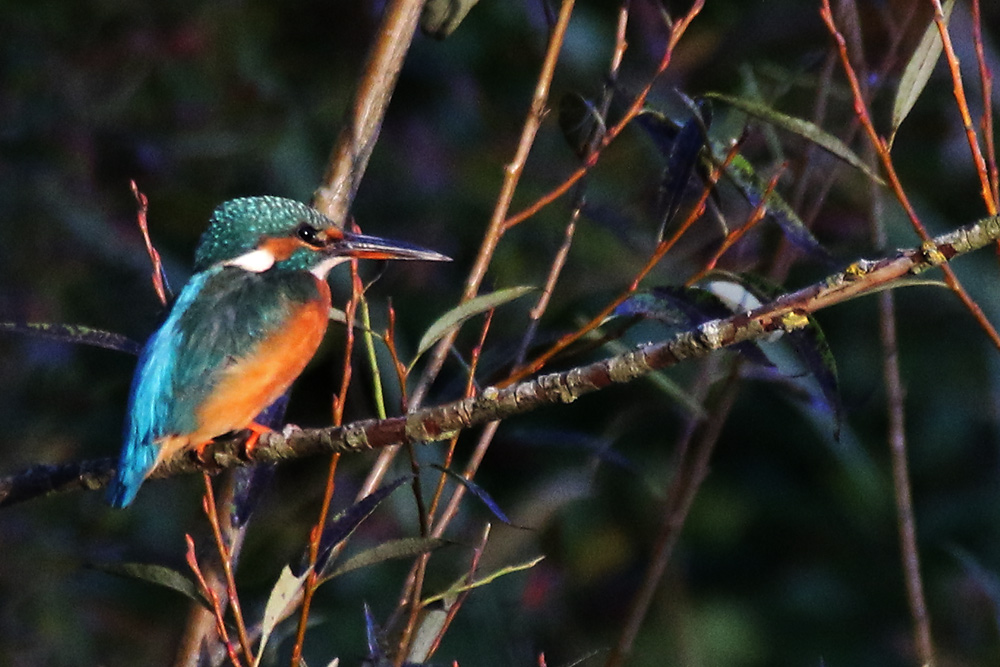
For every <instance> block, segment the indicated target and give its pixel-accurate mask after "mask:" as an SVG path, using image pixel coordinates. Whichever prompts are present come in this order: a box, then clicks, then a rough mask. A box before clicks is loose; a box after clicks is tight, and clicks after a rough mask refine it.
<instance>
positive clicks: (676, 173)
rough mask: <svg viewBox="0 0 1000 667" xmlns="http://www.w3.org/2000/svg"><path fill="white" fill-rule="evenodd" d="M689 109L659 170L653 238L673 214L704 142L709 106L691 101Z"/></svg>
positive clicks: (658, 237) (709, 115)
mask: <svg viewBox="0 0 1000 667" xmlns="http://www.w3.org/2000/svg"><path fill="white" fill-rule="evenodd" d="M691 108H692V116H691V118H689V119H688V121H687V122H686V123H684V125H682V126H681V131H680V132H679V133H678V134H677V138H676V139H675V140H674V143H673V146H671V148H670V154H669V156H668V157H667V167H666V169H665V170H664V172H663V179H662V182H661V184H660V202H659V206H658V210H657V216H658V217H659V219H660V229H659V231H658V232H657V241H662V240H663V233H664V232H665V231H666V229H667V227H668V226H669V225H670V222H671V221H672V220H673V219H674V216H675V215H677V211H678V210H679V209H680V206H681V200H682V199H683V196H684V192H685V190H687V186H688V183H689V182H690V181H691V177H692V176H694V171H695V167H696V166H697V164H698V156H699V155H701V150H702V148H704V146H705V144H706V142H707V141H708V137H706V136H705V132H706V130H707V129H708V127H709V125H710V124H711V122H712V107H711V105H710V104H709V103H708V102H707V101H704V100H699V102H698V103H697V104H696V103H695V102H693V101H692V102H691Z"/></svg>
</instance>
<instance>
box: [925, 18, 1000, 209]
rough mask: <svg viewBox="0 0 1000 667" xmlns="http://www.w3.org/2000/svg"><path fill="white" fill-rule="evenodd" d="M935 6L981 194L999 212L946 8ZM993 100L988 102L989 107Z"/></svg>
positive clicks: (987, 206)
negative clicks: (977, 135)
mask: <svg viewBox="0 0 1000 667" xmlns="http://www.w3.org/2000/svg"><path fill="white" fill-rule="evenodd" d="M931 4H932V5H933V6H934V23H935V24H936V25H937V29H938V33H940V35H941V42H942V43H943V44H944V55H945V60H946V61H947V62H948V71H949V72H950V73H951V90H952V94H953V95H954V96H955V106H956V107H958V113H959V114H960V115H961V116H962V127H963V128H964V129H965V138H966V140H967V141H968V142H969V152H971V153H972V161H973V163H974V164H975V165H976V173H977V174H978V175H979V185H980V195H981V196H982V198H983V203H984V204H985V205H986V211H987V212H988V213H989V214H990V215H996V214H997V200H996V197H994V195H993V188H992V186H991V185H990V175H989V170H987V168H986V161H985V160H984V159H983V152H982V151H981V150H980V148H979V139H978V138H977V137H976V125H975V123H973V122H972V114H971V113H970V112H969V100H968V99H967V98H966V97H965V85H964V84H963V83H962V70H961V65H960V64H959V62H958V55H956V54H955V47H954V46H952V43H951V35H949V34H948V24H947V23H946V22H945V19H944V10H943V9H942V7H941V0H931ZM991 103H992V102H991V101H989V102H987V107H989V105H990V104H991Z"/></svg>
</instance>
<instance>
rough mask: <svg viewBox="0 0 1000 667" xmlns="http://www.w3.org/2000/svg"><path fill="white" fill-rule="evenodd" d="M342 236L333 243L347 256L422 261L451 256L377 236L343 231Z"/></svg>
mask: <svg viewBox="0 0 1000 667" xmlns="http://www.w3.org/2000/svg"><path fill="white" fill-rule="evenodd" d="M343 234H344V236H343V238H341V239H338V240H337V242H336V243H335V244H334V246H335V247H336V249H337V251H338V252H340V253H342V254H343V255H346V256H348V257H357V258H359V259H412V260H421V261H424V262H450V261H451V257H448V256H447V255H442V254H441V253H439V252H434V251H433V250H428V249H427V248H421V247H420V246H416V245H412V244H410V243H404V242H402V241H390V240H389V239H383V238H379V237H377V236H366V235H364V234H352V233H350V232H344V233H343Z"/></svg>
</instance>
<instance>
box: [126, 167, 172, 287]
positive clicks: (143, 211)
mask: <svg viewBox="0 0 1000 667" xmlns="http://www.w3.org/2000/svg"><path fill="white" fill-rule="evenodd" d="M129 185H130V186H131V187H132V195H133V196H134V197H135V203H136V205H137V206H138V210H137V211H136V215H135V219H136V222H137V223H138V225H139V231H141V232H142V240H143V241H144V242H145V243H146V254H148V255H149V260H150V262H151V263H152V264H153V278H152V281H153V290H154V291H156V296H157V298H158V299H159V300H160V303H161V304H162V305H164V306H166V305H167V301H169V298H168V295H167V291H168V288H167V281H166V279H165V278H164V276H165V274H164V272H163V261H162V260H161V259H160V253H159V252H158V251H157V250H156V247H155V246H154V245H153V241H152V240H151V239H150V238H149V223H148V222H147V220H146V215H147V214H148V213H149V199H148V198H147V197H146V195H144V194H143V193H142V192H140V191H139V186H138V185H137V184H136V182H135V181H134V180H133V181H129Z"/></svg>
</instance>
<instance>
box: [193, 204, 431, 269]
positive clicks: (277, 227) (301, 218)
mask: <svg viewBox="0 0 1000 667" xmlns="http://www.w3.org/2000/svg"><path fill="white" fill-rule="evenodd" d="M353 257H357V258H362V259H419V260H426V261H448V260H449V258H448V257H446V256H445V255H442V254H440V253H437V252H434V251H432V250H425V249H424V248H419V247H417V246H412V245H409V244H406V243H401V242H397V241H389V240H386V239H381V238H378V237H376V236H364V235H361V234H352V233H350V232H346V231H344V230H343V229H342V228H341V227H340V226H339V225H337V224H336V223H334V222H333V221H332V220H330V219H329V218H327V217H326V216H324V215H323V214H322V213H320V212H319V211H317V210H316V209H314V208H310V207H309V206H306V205H305V204H302V203H300V202H297V201H295V200H292V199H284V198H282V197H269V196H268V197H245V198H243V199H233V200H231V201H227V202H225V203H224V204H222V205H220V206H219V207H218V208H217V209H215V211H214V212H213V213H212V218H211V220H210V221H209V224H208V229H207V230H205V233H204V234H203V235H202V237H201V240H200V241H199V242H198V248H197V250H196V251H195V270H196V271H204V270H205V269H208V268H210V267H212V266H215V265H218V264H222V265H227V266H237V267H240V268H242V269H244V270H247V271H252V272H254V273H262V272H264V271H269V270H271V269H279V270H292V271H309V272H311V273H313V274H315V275H316V276H317V277H319V278H325V277H326V274H327V273H328V272H329V271H330V269H331V268H333V267H334V266H336V265H337V264H339V263H341V262H344V261H346V260H348V259H351V258H353Z"/></svg>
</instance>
